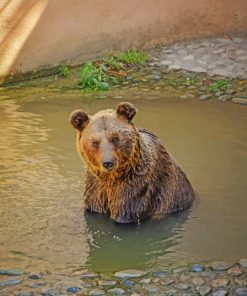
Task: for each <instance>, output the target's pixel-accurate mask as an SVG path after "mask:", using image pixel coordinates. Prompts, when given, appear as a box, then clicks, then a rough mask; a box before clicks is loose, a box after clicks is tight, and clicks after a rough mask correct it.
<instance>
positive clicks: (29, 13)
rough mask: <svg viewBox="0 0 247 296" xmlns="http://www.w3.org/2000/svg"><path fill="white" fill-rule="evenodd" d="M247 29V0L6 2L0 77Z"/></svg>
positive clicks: (1, 14)
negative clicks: (138, 48) (160, 44)
mask: <svg viewBox="0 0 247 296" xmlns="http://www.w3.org/2000/svg"><path fill="white" fill-rule="evenodd" d="M246 31H247V0H1V1H0V77H1V76H5V75H7V74H10V73H12V74H14V73H16V72H26V71H29V70H34V69H38V68H42V67H51V66H55V65H57V64H59V63H65V62H70V63H75V64H76V63H80V62H82V61H85V60H86V59H90V58H95V57H97V56H100V55H103V54H105V53H107V52H109V51H111V50H116V49H119V50H123V49H127V48H129V47H133V46H135V47H140V48H142V47H148V46H151V45H152V44H155V43H158V42H165V43H171V42H174V41H179V40H185V39H193V38H198V37H204V36H215V35H223V34H224V33H225V32H246Z"/></svg>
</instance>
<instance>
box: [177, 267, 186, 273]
mask: <svg viewBox="0 0 247 296" xmlns="http://www.w3.org/2000/svg"><path fill="white" fill-rule="evenodd" d="M186 271H188V268H186V267H180V268H175V269H174V270H173V273H182V272H186Z"/></svg>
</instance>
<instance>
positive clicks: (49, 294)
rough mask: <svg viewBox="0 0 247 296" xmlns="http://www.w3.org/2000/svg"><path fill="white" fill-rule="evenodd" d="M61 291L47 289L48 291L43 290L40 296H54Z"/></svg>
mask: <svg viewBox="0 0 247 296" xmlns="http://www.w3.org/2000/svg"><path fill="white" fill-rule="evenodd" d="M60 293H61V291H60V290H59V289H49V290H44V291H42V292H41V295H42V296H56V295H59V294H60Z"/></svg>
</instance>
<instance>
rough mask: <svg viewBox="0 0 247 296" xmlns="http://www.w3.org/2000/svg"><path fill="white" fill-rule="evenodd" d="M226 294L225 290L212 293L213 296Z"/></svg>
mask: <svg viewBox="0 0 247 296" xmlns="http://www.w3.org/2000/svg"><path fill="white" fill-rule="evenodd" d="M227 294H228V291H226V290H218V291H215V292H214V293H213V296H225V295H227Z"/></svg>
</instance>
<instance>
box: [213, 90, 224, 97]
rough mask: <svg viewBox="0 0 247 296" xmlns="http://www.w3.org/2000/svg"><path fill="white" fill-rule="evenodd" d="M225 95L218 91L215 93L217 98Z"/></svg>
mask: <svg viewBox="0 0 247 296" xmlns="http://www.w3.org/2000/svg"><path fill="white" fill-rule="evenodd" d="M223 94H224V93H223V92H222V91H216V92H215V93H214V95H215V97H220V96H222V95H223Z"/></svg>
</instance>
